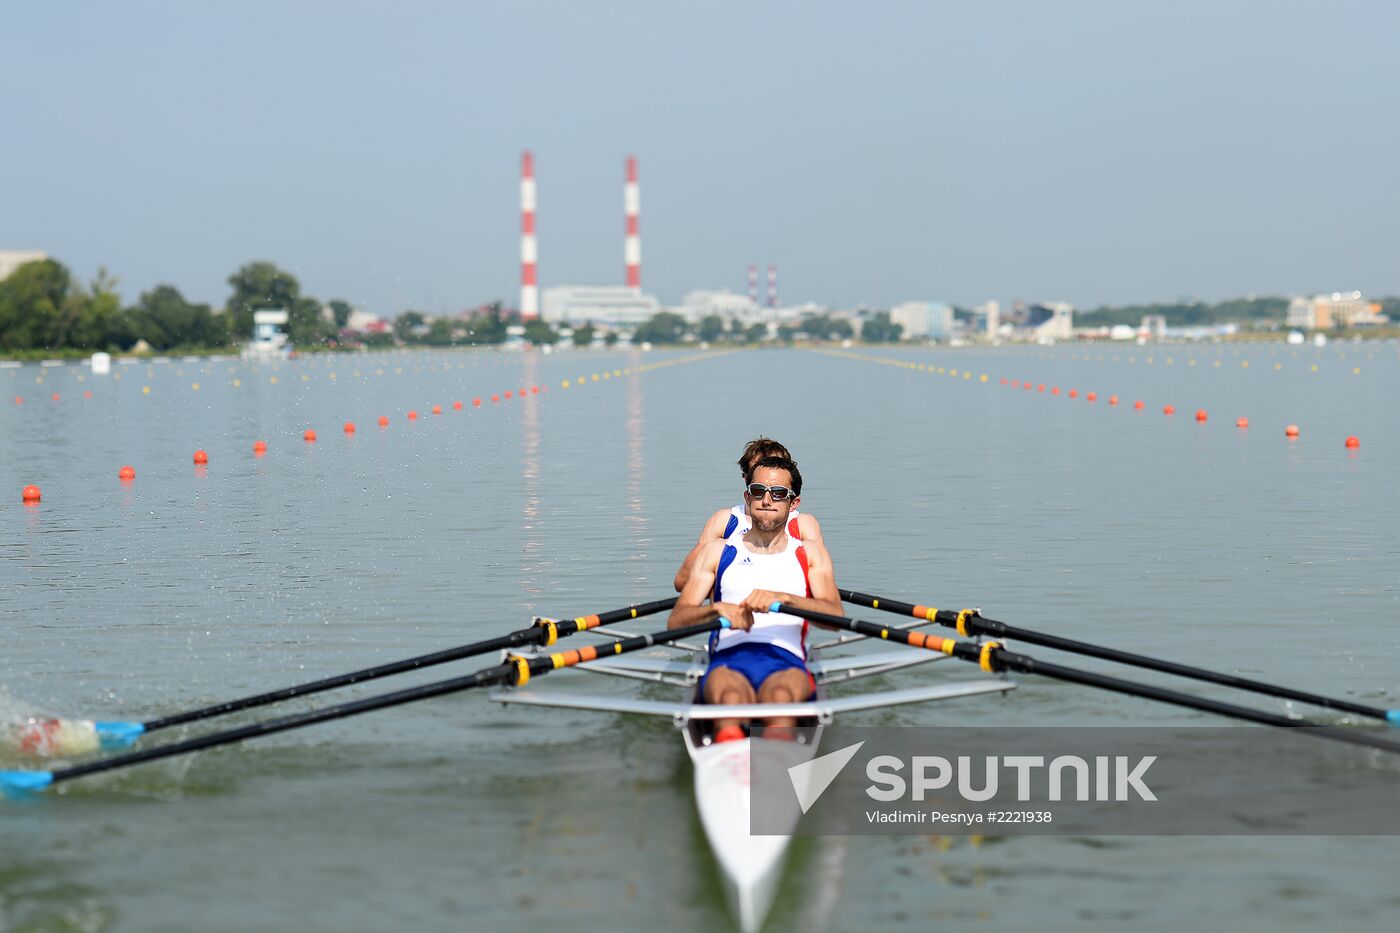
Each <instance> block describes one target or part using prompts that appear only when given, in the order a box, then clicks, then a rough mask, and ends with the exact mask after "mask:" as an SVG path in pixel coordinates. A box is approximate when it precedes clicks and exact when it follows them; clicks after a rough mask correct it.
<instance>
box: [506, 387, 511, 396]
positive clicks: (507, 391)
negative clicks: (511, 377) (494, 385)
mask: <svg viewBox="0 0 1400 933" xmlns="http://www.w3.org/2000/svg"><path fill="white" fill-rule="evenodd" d="M510 397H511V394H510V389H506V398H510Z"/></svg>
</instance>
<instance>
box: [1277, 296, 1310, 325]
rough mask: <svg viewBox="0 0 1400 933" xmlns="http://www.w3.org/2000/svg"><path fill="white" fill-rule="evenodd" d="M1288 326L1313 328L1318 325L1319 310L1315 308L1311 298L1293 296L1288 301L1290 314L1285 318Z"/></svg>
mask: <svg viewBox="0 0 1400 933" xmlns="http://www.w3.org/2000/svg"><path fill="white" fill-rule="evenodd" d="M1284 324H1285V325H1286V326H1288V327H1300V328H1302V329H1303V330H1312V329H1313V328H1315V327H1316V326H1317V312H1315V311H1314V310H1313V303H1312V299H1311V298H1291V299H1289V301H1288V316H1287V317H1285V318H1284Z"/></svg>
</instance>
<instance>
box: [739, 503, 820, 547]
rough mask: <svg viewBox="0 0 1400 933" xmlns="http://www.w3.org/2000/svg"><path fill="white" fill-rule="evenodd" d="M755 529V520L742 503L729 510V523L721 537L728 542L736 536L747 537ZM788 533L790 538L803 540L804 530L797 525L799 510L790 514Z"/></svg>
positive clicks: (794, 510)
mask: <svg viewBox="0 0 1400 933" xmlns="http://www.w3.org/2000/svg"><path fill="white" fill-rule="evenodd" d="M752 527H753V519H751V518H749V510H748V508H747V507H746V506H745V505H744V503H742V502H740V503H739V504H738V505H736V506H733V507H732V508H730V510H729V521H728V522H727V523H726V524H725V526H724V534H722V535H720V537H721V538H724V539H725V540H726V541H727V540H729V539H730V538H732V537H734V536H735V535H746V534H748V533H749V529H750V528H752ZM787 533H788V536H789V537H793V538H796V539H797V540H798V541H801V540H802V529H801V527H800V526H799V525H798V523H797V509H793V510H792V511H791V512H789V513H788V526H787Z"/></svg>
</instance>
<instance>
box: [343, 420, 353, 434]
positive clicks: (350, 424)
mask: <svg viewBox="0 0 1400 933" xmlns="http://www.w3.org/2000/svg"><path fill="white" fill-rule="evenodd" d="M345 433H346V434H354V433H355V422H353V421H347V422H345Z"/></svg>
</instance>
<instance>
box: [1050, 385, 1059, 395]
mask: <svg viewBox="0 0 1400 933" xmlns="http://www.w3.org/2000/svg"><path fill="white" fill-rule="evenodd" d="M1050 394H1051V395H1059V394H1060V387H1059V386H1051V387H1050Z"/></svg>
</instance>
